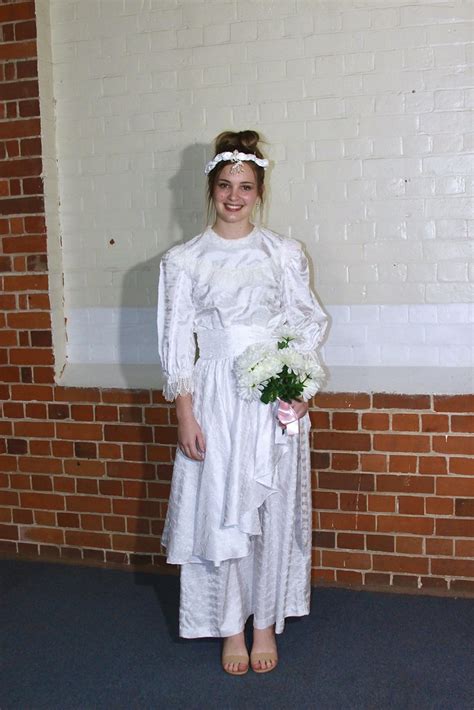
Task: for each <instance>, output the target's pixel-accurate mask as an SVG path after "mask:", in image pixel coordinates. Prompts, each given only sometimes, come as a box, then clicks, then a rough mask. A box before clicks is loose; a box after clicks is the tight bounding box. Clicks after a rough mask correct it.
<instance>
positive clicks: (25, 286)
mask: <svg viewBox="0 0 474 710" xmlns="http://www.w3.org/2000/svg"><path fill="white" fill-rule="evenodd" d="M3 284H4V289H5V291H46V290H47V289H48V277H47V276H45V275H44V274H35V275H28V276H4V277H3Z"/></svg>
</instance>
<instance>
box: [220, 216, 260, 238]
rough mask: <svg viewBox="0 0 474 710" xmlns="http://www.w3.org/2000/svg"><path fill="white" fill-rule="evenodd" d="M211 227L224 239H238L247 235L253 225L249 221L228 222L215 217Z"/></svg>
mask: <svg viewBox="0 0 474 710" xmlns="http://www.w3.org/2000/svg"><path fill="white" fill-rule="evenodd" d="M212 228H213V230H214V231H215V232H217V234H218V235H219V236H220V237H224V239H240V238H241V237H246V236H247V235H249V234H250V232H252V230H253V228H254V225H253V224H252V223H251V222H244V223H240V222H237V223H236V224H228V223H227V222H224V221H222V220H221V219H219V218H217V219H216V221H215V222H214V224H213V225H212Z"/></svg>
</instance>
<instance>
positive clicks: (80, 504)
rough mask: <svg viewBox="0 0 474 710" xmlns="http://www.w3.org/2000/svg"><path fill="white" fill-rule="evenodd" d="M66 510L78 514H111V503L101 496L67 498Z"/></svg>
mask: <svg viewBox="0 0 474 710" xmlns="http://www.w3.org/2000/svg"><path fill="white" fill-rule="evenodd" d="M66 509H67V510H68V511H72V512H77V513H91V512H93V513H110V512H111V503H110V500H108V499H107V498H103V497H101V496H97V497H96V496H66Z"/></svg>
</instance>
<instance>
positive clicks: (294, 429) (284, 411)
mask: <svg viewBox="0 0 474 710" xmlns="http://www.w3.org/2000/svg"><path fill="white" fill-rule="evenodd" d="M277 419H278V421H280V422H281V423H282V424H284V426H285V430H286V433H287V434H289V435H290V436H293V435H294V434H297V433H298V432H299V430H300V427H299V424H298V415H297V414H296V412H295V410H294V409H293V407H292V406H291V404H289V402H284V401H283V400H282V399H280V398H278V411H277Z"/></svg>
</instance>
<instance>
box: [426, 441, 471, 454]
mask: <svg viewBox="0 0 474 710" xmlns="http://www.w3.org/2000/svg"><path fill="white" fill-rule="evenodd" d="M433 451H437V452H439V453H441V454H466V455H468V456H474V437H472V436H433Z"/></svg>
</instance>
